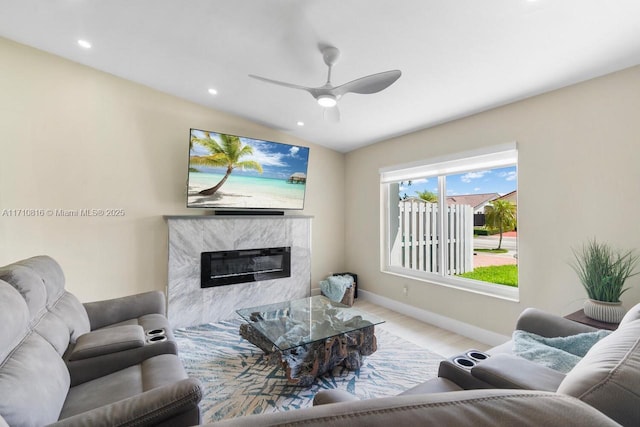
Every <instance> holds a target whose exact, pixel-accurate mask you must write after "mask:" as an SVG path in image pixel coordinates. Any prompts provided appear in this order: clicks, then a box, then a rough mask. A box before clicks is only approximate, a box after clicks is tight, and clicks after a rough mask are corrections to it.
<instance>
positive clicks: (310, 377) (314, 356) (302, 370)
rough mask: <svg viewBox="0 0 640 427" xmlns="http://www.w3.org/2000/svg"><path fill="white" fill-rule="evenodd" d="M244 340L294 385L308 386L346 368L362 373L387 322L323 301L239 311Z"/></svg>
mask: <svg viewBox="0 0 640 427" xmlns="http://www.w3.org/2000/svg"><path fill="white" fill-rule="evenodd" d="M237 313H238V314H239V315H240V316H241V317H242V318H243V319H244V320H245V321H246V322H247V323H243V324H241V325H240V335H241V336H242V337H243V338H245V339H246V340H247V341H249V342H251V343H252V344H254V345H255V346H257V347H259V348H260V349H262V351H264V352H265V353H266V354H268V355H270V356H271V357H270V360H271V361H272V362H274V363H278V362H279V363H281V364H282V366H283V368H284V370H285V373H286V376H287V380H288V382H289V383H290V384H295V385H299V386H309V385H311V384H313V382H314V381H315V378H316V377H318V376H320V375H322V374H324V373H326V372H328V371H330V370H331V369H333V368H334V367H336V366H339V365H342V366H344V367H346V368H347V369H350V370H354V369H359V368H360V366H361V365H362V358H363V356H368V355H370V354H373V353H374V352H375V351H376V349H377V343H376V337H375V335H374V327H375V325H378V324H380V323H383V322H384V320H382V319H381V318H379V317H377V316H375V315H372V314H369V313H366V312H363V311H361V310H358V309H356V308H353V307H349V306H347V305H343V304H340V303H337V302H333V301H331V300H330V299H328V298H326V297H324V296H320V295H317V296H313V297H309V298H302V299H299V300H294V301H285V302H281V303H276V304H268V305H262V306H258V307H250V308H244V309H241V310H237Z"/></svg>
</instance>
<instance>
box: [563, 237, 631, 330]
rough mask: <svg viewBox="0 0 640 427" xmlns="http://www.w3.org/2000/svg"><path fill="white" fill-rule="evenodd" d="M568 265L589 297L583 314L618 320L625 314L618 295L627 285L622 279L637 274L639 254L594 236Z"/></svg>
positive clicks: (599, 318) (611, 320) (602, 319)
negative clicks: (621, 249)
mask: <svg viewBox="0 0 640 427" xmlns="http://www.w3.org/2000/svg"><path fill="white" fill-rule="evenodd" d="M573 254H574V256H575V260H574V262H573V263H572V264H571V266H572V267H573V269H574V270H575V271H576V273H577V274H578V278H579V279H580V282H581V283H582V286H584V288H585V290H586V291H587V295H588V297H589V299H588V300H587V301H585V304H584V314H585V315H586V316H587V317H590V318H592V319H595V320H599V321H601V322H608V323H619V322H620V320H622V317H623V316H624V314H625V310H624V308H623V307H622V303H621V302H620V296H621V295H622V294H623V293H624V292H625V291H626V290H627V289H629V288H625V287H624V283H625V281H626V280H627V279H628V278H629V277H631V276H635V275H636V274H638V272H636V271H635V267H636V265H637V264H638V259H639V257H638V255H636V253H635V251H634V250H629V251H620V250H615V249H613V248H612V247H611V246H609V245H608V244H606V243H598V242H597V241H596V239H595V238H594V239H593V240H590V241H588V242H587V243H586V244H584V245H583V246H582V248H581V249H580V250H579V251H576V250H573Z"/></svg>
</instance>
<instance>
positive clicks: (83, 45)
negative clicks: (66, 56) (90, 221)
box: [78, 39, 91, 49]
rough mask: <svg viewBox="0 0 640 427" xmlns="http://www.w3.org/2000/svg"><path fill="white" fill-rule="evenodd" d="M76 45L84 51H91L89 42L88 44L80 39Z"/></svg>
mask: <svg viewBox="0 0 640 427" xmlns="http://www.w3.org/2000/svg"><path fill="white" fill-rule="evenodd" d="M78 45H79V46H80V47H83V48H85V49H91V43H89V42H88V41H86V40H82V39H81V40H78Z"/></svg>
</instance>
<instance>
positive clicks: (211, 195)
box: [187, 129, 309, 209]
mask: <svg viewBox="0 0 640 427" xmlns="http://www.w3.org/2000/svg"><path fill="white" fill-rule="evenodd" d="M308 162H309V148H308V147H301V146H296V145H289V144H282V143H277V142H271V141H263V140H260V139H251V138H245V137H241V136H235V135H228V134H224V133H216V132H207V131H201V130H195V129H192V130H191V138H190V143H189V179H188V196H187V206H189V207H201V208H233V209H302V208H303V207H304V193H305V188H306V185H307V166H308Z"/></svg>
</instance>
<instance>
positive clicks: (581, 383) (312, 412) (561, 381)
mask: <svg viewBox="0 0 640 427" xmlns="http://www.w3.org/2000/svg"><path fill="white" fill-rule="evenodd" d="M516 328H517V329H520V330H524V331H528V332H532V333H535V334H537V335H541V336H544V337H560V336H570V335H575V334H579V333H582V332H592V331H594V330H595V329H594V328H592V327H590V326H586V325H583V324H580V323H576V322H573V321H570V320H567V319H564V318H562V317H559V316H554V315H551V314H548V313H545V312H542V311H540V310H536V309H527V310H525V311H524V312H523V313H522V315H521V316H520V318H519V319H518V322H517V325H516ZM511 349H512V343H511V342H509V343H505V344H503V345H501V346H498V347H495V348H493V349H491V350H490V351H489V352H488V353H489V354H490V356H489V357H488V358H486V359H484V360H480V361H477V360H476V361H474V363H473V366H469V367H465V366H460V365H458V364H456V363H454V359H455V358H456V357H455V356H454V357H452V358H450V359H449V360H446V361H444V362H442V363H441V365H440V369H439V373H438V378H435V379H432V380H429V381H426V382H424V383H422V384H419V385H418V386H416V387H414V388H412V389H410V390H407V391H405V392H404V393H402V394H401V395H399V396H393V397H384V398H378V399H370V400H358V399H357V398H355V397H354V396H353V395H351V394H349V393H347V392H345V391H341V390H327V391H323V392H320V393H318V394H317V395H316V396H315V399H314V407H313V408H308V409H302V410H299V411H289V412H283V413H276V414H267V415H257V416H250V417H242V418H237V419H231V420H227V421H223V422H219V423H216V424H214V425H215V426H252V427H253V426H267V425H269V426H273V425H281V424H287V425H305V426H309V425H318V426H320V425H322V426H350V427H351V426H383V425H384V426H388V425H398V426H405V425H407V426H409V425H410V426H413V425H443V426H444V425H446V426H450V425H451V426H454V425H455V426H467V425H468V426H474V427H477V426H511V425H518V426H541V425H553V426H555V425H561V426H585V425H589V426H608V425H625V426H638V425H640V304H638V305H636V306H635V307H633V308H632V309H631V310H629V312H628V313H627V315H626V316H625V318H624V319H623V321H622V322H621V324H620V326H619V327H618V329H617V330H616V331H614V332H613V333H611V334H610V335H609V336H607V337H606V338H604V339H602V340H601V341H599V342H597V343H596V344H595V345H594V346H593V347H591V349H590V350H589V351H588V352H587V353H586V355H585V356H584V357H583V358H582V359H581V360H580V362H578V364H577V365H576V366H575V367H574V368H573V369H572V370H571V371H569V372H568V373H567V374H563V373H561V372H558V371H555V370H552V369H550V368H546V367H544V366H542V365H540V364H537V363H534V362H531V361H529V360H526V359H524V358H521V357H518V356H515V355H514V354H512V351H511Z"/></svg>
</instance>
